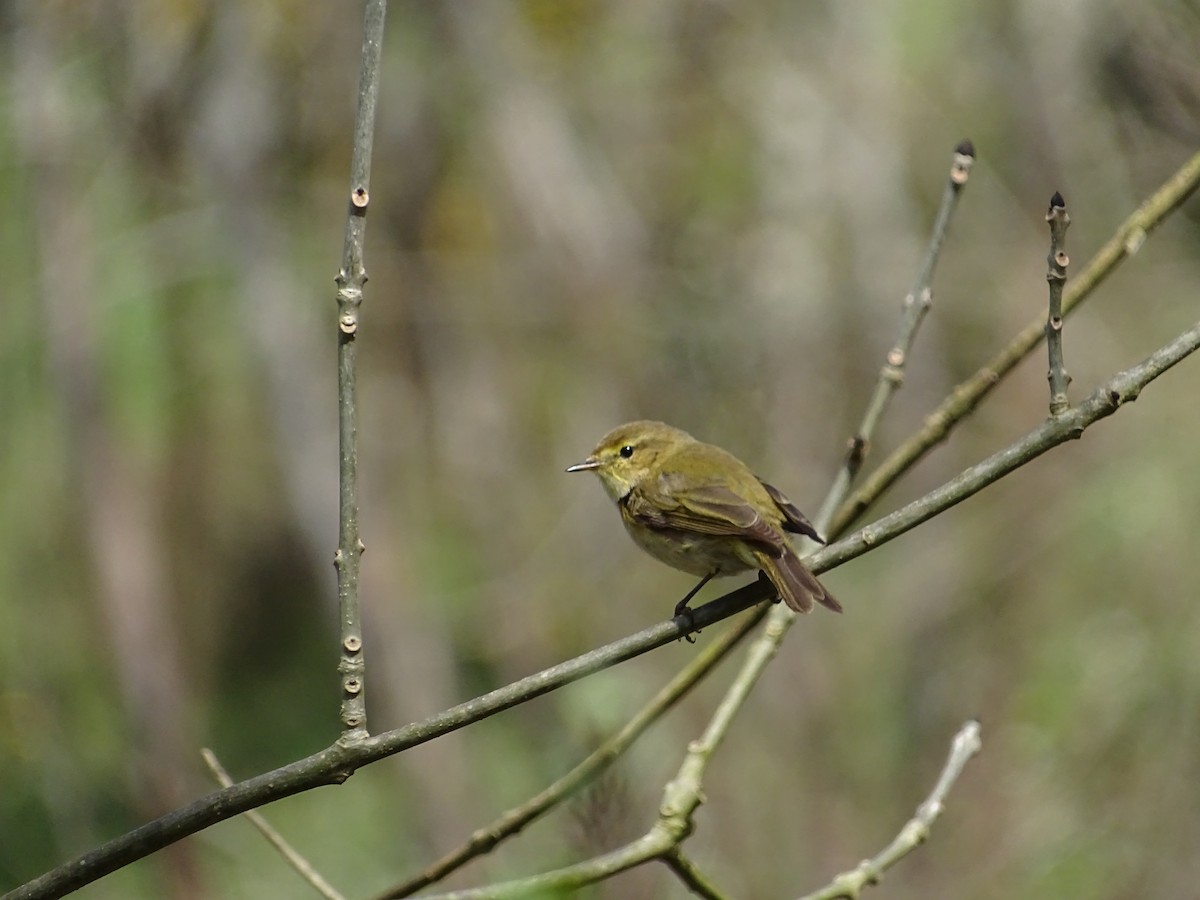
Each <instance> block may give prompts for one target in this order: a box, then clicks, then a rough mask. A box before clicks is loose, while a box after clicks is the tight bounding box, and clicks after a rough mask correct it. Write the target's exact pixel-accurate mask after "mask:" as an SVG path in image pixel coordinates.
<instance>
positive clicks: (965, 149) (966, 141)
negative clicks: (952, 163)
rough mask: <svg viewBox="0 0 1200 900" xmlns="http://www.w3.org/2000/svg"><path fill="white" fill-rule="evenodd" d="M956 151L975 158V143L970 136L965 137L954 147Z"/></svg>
mask: <svg viewBox="0 0 1200 900" xmlns="http://www.w3.org/2000/svg"><path fill="white" fill-rule="evenodd" d="M954 152H955V153H958V154H961V155H962V156H969V157H971V159H974V158H975V145H974V144H972V143H971V140H970V138H963V139H962V140H961V141H959V142H958V146H957V147H955V148H954Z"/></svg>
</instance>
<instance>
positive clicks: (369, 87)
mask: <svg viewBox="0 0 1200 900" xmlns="http://www.w3.org/2000/svg"><path fill="white" fill-rule="evenodd" d="M386 11H387V0H368V2H367V4H366V6H365V8H364V10H363V43H362V66H361V69H360V70H359V76H358V109H357V111H356V112H355V119H354V149H353V153H352V155H351V160H350V203H349V212H350V214H349V216H347V218H346V239H345V244H344V246H343V249H342V268H341V271H339V272H338V276H337V279H336V281H337V288H338V289H337V327H338V354H337V356H338V362H337V366H338V443H339V446H340V450H339V453H338V460H339V465H338V475H339V481H338V484H339V493H340V501H339V503H338V522H339V526H338V548H337V552H336V553H335V554H334V566H335V568H336V569H337V579H338V608H339V612H340V620H341V632H342V634H341V659H340V661H339V662H338V673H339V674H340V675H341V682H342V708H341V720H342V728H343V735H342V740H343V741H346V742H349V741H354V740H361V739H363V738H365V737H366V736H367V705H366V684H365V680H364V679H365V675H366V662H365V660H364V658H363V635H362V621H361V616H360V614H359V608H358V572H359V561H360V559H361V557H362V552H363V543H362V539H361V538H360V537H359V533H358V396H357V383H358V381H357V379H358V341H357V336H358V308H359V306H360V305H361V304H362V299H363V285H364V284H365V283H366V281H367V272H366V269H365V268H364V266H363V243H364V241H365V239H366V232H367V207H368V205H369V204H370V197H371V194H370V179H371V145H372V142H373V139H374V135H375V105H376V100H377V98H378V96H379V57H380V54H381V52H382V49H383V21H384V14H385V12H386Z"/></svg>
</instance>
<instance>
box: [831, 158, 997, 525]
mask: <svg viewBox="0 0 1200 900" xmlns="http://www.w3.org/2000/svg"><path fill="white" fill-rule="evenodd" d="M974 162H975V146H974V145H973V144H972V143H971V142H970V141H969V140H964V141H961V142H959V144H958V146H957V147H955V148H954V158H953V160H952V161H951V163H950V177H949V179H947V181H946V188H945V190H944V191H943V192H942V203H941V206H940V207H939V208H938V214H937V219H936V220H935V221H934V224H933V231H932V232H931V234H930V236H929V244H928V246H927V247H926V250H925V257H924V259H922V260H921V267H920V269H918V270H917V277H916V280H915V281H914V282H913V287H912V290H911V291H909V292H908V294H907V295H906V296H905V298H904V303H903V305H902V309H901V315H900V324H899V326H898V327H897V329H896V342H895V343H894V344H893V345H892V349H891V350H889V351H888V353H887V357H886V359H885V360H884V364H883V368H882V369H881V370H880V373H879V380H878V381H877V382H876V383H875V391H874V393H873V394H872V395H871V400H870V402H869V403H868V404H867V410H866V412H865V413H864V414H863V420H862V423H861V424H860V425H859V426H858V431H857V432H855V434H854V436H853V437H852V438H851V439H850V446H849V448H848V449H847V451H846V458H845V461H844V462H843V463H842V467H841V469H839V470H838V473H837V477H836V478H835V479H834V483H833V486H832V487H831V488H830V490H829V493H828V494H827V495H826V498H825V503H824V505H823V506H822V507H821V510H820V512H819V513H818V515H817V522H818V526H817V527H818V528H821V529H825V528H827V527H828V524H829V522H830V520H831V519H832V518H833V514H834V512H835V511H836V510H837V508H838V507H839V506H841V504H842V501H843V500H844V499H845V498H846V494H847V492H849V490H850V484H851V482H853V481H854V478H855V476H857V475H858V471H859V469H861V468H862V464H863V460H864V459H866V456H867V450H868V449H869V448H870V443H871V435H872V434H874V433H875V427H876V425H877V424H878V422H879V419H880V417H881V416H882V415H883V412H884V410H885V409H887V405H888V401H889V400H890V399H891V397H892V395H893V394H895V393H896V391H897V390H899V388H900V385H901V384H902V383H903V381H904V367H905V365H907V363H908V354H909V351H910V350H911V349H912V345H913V341H914V340H915V339H916V336H917V329H919V328H920V327H921V321H922V320H923V319H924V318H925V314H926V313H927V312H929V308H930V307H931V306H932V305H933V291H932V289H931V287H930V282H932V281H933V270H934V267H935V266H936V265H937V261H938V256H939V254H940V253H941V249H942V244H943V242H944V241H945V239H946V232H947V231H948V230H949V228H950V217H951V216H952V215H953V213H954V209H955V207H956V206H957V205H958V197H959V194H961V193H962V189H963V187H964V186H965V185H966V183H967V179H968V178H969V177H970V175H971V165H972V164H973V163H974ZM822 533H823V534H824V533H825V532H824V530H823V531H822ZM828 536H829V535H828V534H826V537H828Z"/></svg>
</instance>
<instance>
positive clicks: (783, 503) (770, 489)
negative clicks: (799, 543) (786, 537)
mask: <svg viewBox="0 0 1200 900" xmlns="http://www.w3.org/2000/svg"><path fill="white" fill-rule="evenodd" d="M758 482H759V484H761V485H762V486H763V487H764V488H766V489H767V493H768V494H770V495H771V499H772V500H774V501H775V505H776V506H778V507H779V511H780V512H781V513H783V518H784V523H783V527H784V528H785V529H786V530H788V531H791V532H794V533H795V534H804V535H808V536H809V537H810V538H812V539H813V540H814V541H816V542H817V543H820V544H824V543H825V539H824V538H823V537H821V535H820V533H819V532H818V531H817V528H816V526H815V525H813V523H812V522H810V521H808V518H807V517H806V516H805V515H804V513H802V512H800V510H798V509H796V507H795V506H793V505H792V501H791V500H789V499H788V498H787V497H785V496H783V492H782V491H781V490H779V488H777V487H775V486H774V485H773V484H767V483H766V482H765V481H763V480H762V479H761V478H760V479H758Z"/></svg>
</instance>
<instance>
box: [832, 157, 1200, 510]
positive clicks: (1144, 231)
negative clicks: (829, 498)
mask: <svg viewBox="0 0 1200 900" xmlns="http://www.w3.org/2000/svg"><path fill="white" fill-rule="evenodd" d="M1197 186H1200V153H1196V154H1195V155H1194V156H1192V157H1191V159H1189V160H1188V161H1187V162H1186V163H1184V165H1183V166H1182V167H1180V169H1179V171H1177V172H1176V173H1175V174H1174V175H1172V176H1171V177H1170V178H1169V179H1167V181H1166V182H1164V183H1163V185H1162V187H1160V188H1159V189H1158V190H1157V191H1155V192H1154V194H1153V195H1152V196H1151V197H1150V198H1149V199H1148V200H1146V202H1145V203H1143V204H1142V205H1141V206H1140V207H1138V208H1137V210H1136V211H1135V212H1134V213H1133V214H1132V215H1131V216H1129V218H1127V219H1126V220H1125V221H1124V222H1123V223H1121V226H1120V227H1119V228H1118V229H1117V232H1116V234H1114V235H1113V236H1112V237H1111V238H1110V239H1109V240H1108V242H1107V243H1106V244H1105V245H1104V246H1103V247H1101V248H1100V250H1099V251H1098V252H1097V253H1096V255H1095V256H1093V257H1092V259H1091V260H1090V261H1089V262H1088V264H1087V265H1086V266H1084V267H1083V270H1082V271H1081V272H1080V273H1079V274H1078V275H1076V276H1075V278H1074V280H1073V281H1072V282H1071V285H1070V287H1068V288H1067V289H1066V290H1065V291H1064V292H1063V315H1064V316H1067V315H1069V314H1070V312H1071V311H1072V310H1073V309H1074V308H1075V307H1076V306H1078V305H1079V304H1080V303H1082V302H1083V301H1084V300H1086V299H1087V298H1088V297H1089V296H1091V293H1092V291H1094V290H1095V289H1096V288H1097V287H1098V286H1099V285H1100V284H1101V282H1103V281H1104V279H1105V278H1107V277H1108V276H1109V275H1111V274H1112V272H1113V271H1115V270H1116V268H1117V266H1119V265H1120V264H1121V263H1122V262H1124V260H1125V259H1126V258H1128V257H1130V256H1132V255H1133V254H1134V253H1136V252H1137V251H1138V250H1139V249H1141V246H1142V244H1143V243H1145V240H1146V236H1147V235H1148V234H1149V233H1150V232H1151V231H1153V230H1154V229H1155V228H1157V227H1158V226H1159V225H1161V224H1162V223H1163V221H1164V220H1165V219H1166V218H1167V216H1169V215H1170V214H1171V213H1172V212H1174V210H1175V209H1176V208H1178V206H1179V205H1180V204H1181V203H1183V202H1184V201H1185V200H1186V199H1187V198H1188V197H1190V196H1191V195H1192V194H1193V193H1194V192H1195V191H1196V188H1197ZM1044 334H1045V322H1044V320H1043V319H1042V318H1041V317H1039V318H1037V319H1035V320H1034V321H1032V322H1030V323H1029V324H1028V325H1027V326H1025V328H1023V329H1022V330H1021V331H1020V332H1019V333H1018V334H1017V336H1016V337H1015V338H1013V340H1012V341H1010V342H1009V344H1008V346H1007V347H1005V348H1004V349H1003V350H1001V351H1000V352H999V353H997V354H996V355H995V356H994V357H993V358H992V359H991V360H989V361H988V362H987V363H986V364H985V365H984V366H983V367H982V368H981V369H980V370H979V371H978V372H976V373H975V374H974V375H972V376H971V377H970V378H968V379H967V380H966V381H964V382H962V383H961V384H960V385H958V387H956V388H955V389H954V390H953V391H951V393H950V395H949V396H948V397H947V398H946V399H945V400H943V401H942V403H941V405H940V406H938V408H937V409H936V410H934V411H933V412H932V413H930V414H929V415H928V416H927V417H926V418H925V425H924V427H922V428H921V430H920V431H918V432H917V433H916V434H914V435H913V436H912V437H910V438H909V439H908V440H906V441H905V442H904V443H903V444H901V445H900V446H899V447H897V448H896V449H895V450H894V451H893V452H892V453H891V454H890V455H889V456H888V457H887V459H885V460H884V461H883V462H882V463H880V465H879V467H878V468H877V469H875V470H874V471H873V472H872V473H871V474H870V475H868V476H867V478H866V480H865V481H864V482H863V483H862V485H861V486H860V487H859V488H858V490H857V491H855V492H854V494H853V495H852V496H851V497H850V498H849V499H848V500H847V501H846V502H845V503H843V504H842V505H841V507H840V508H839V509H838V511H837V515H835V516H834V517H833V520H832V522H831V523H830V525H829V533H830V534H841V533H842V532H843V531H844V530H845V529H846V528H847V527H848V526H849V525H850V524H851V523H852V522H854V521H855V520H856V519H858V517H859V516H861V515H862V514H863V513H864V512H866V511H867V510H868V509H869V508H870V507H871V505H872V504H873V503H874V502H875V501H876V500H877V499H878V498H879V496H880V495H881V494H882V493H883V492H884V491H886V490H887V489H888V488H889V487H891V486H892V485H893V484H895V482H896V480H897V479H898V478H899V477H900V476H901V475H903V474H904V473H905V472H907V471H908V470H909V469H910V468H911V467H912V466H913V465H915V464H916V463H917V462H918V461H919V460H920V459H921V458H922V457H923V456H924V455H925V454H926V453H927V452H928V451H929V450H930V449H931V448H933V447H935V446H937V445H938V444H939V443H941V442H942V441H944V440H945V439H946V436H947V435H949V433H950V431H951V430H952V429H953V428H954V426H955V425H956V424H958V422H959V421H961V420H962V419H963V418H965V417H966V416H967V415H969V414H970V412H971V411H972V410H973V409H975V407H976V406H978V405H979V402H980V401H981V400H982V399H983V398H984V397H986V396H987V395H988V394H989V393H990V392H991V390H992V388H994V387H995V386H996V385H997V384H999V383H1000V381H1001V379H1003V378H1004V376H1006V375H1007V374H1008V373H1009V372H1011V371H1012V369H1013V368H1014V367H1015V366H1016V365H1017V363H1019V362H1020V361H1021V360H1023V359H1024V358H1025V357H1026V356H1028V355H1029V354H1030V353H1031V352H1032V351H1033V348H1034V347H1036V346H1037V344H1038V341H1040V340H1041V339H1042V337H1043V335H1044Z"/></svg>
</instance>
